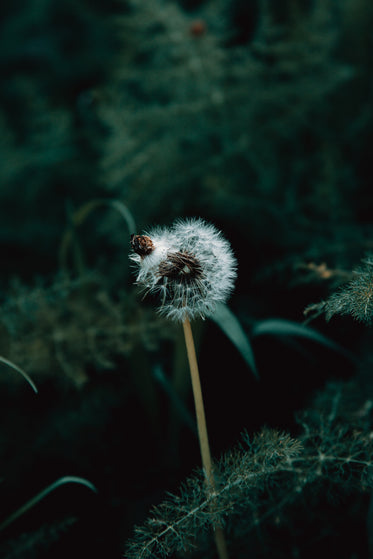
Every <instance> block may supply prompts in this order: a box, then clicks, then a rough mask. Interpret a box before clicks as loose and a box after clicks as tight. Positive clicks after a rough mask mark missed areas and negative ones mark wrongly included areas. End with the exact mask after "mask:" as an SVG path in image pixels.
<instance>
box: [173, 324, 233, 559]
mask: <svg viewBox="0 0 373 559" xmlns="http://www.w3.org/2000/svg"><path fill="white" fill-rule="evenodd" d="M183 329H184V336H185V345H186V349H187V354H188V361H189V368H190V375H191V380H192V388H193V396H194V405H195V409H196V418H197V429H198V439H199V445H200V449H201V457H202V466H203V469H204V472H205V476H206V482H207V488H208V491H209V492H213V491H214V490H215V480H214V474H213V468H212V460H211V452H210V445H209V440H208V434H207V425H206V417H205V408H204V405H203V398H202V389H201V381H200V376H199V371H198V363H197V356H196V350H195V346H194V340H193V334H192V328H191V325H190V320H189V318H186V319H185V320H184V321H183ZM214 536H215V543H216V548H217V550H218V555H219V558H220V559H228V551H227V545H226V541H225V535H224V531H223V529H222V528H221V526H214Z"/></svg>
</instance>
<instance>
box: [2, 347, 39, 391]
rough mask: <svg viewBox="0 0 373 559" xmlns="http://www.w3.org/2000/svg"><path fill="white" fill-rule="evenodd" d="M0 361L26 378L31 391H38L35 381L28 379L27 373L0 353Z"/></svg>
mask: <svg viewBox="0 0 373 559" xmlns="http://www.w3.org/2000/svg"><path fill="white" fill-rule="evenodd" d="M0 363H4V365H7V367H10V368H11V369H14V370H15V371H17V372H18V373H20V374H21V375H22V376H23V378H24V379H26V380H27V382H28V383H29V385H30V386H31V388H32V389H33V391H34V392H35V393H36V394H37V393H38V389H37V388H36V386H35V383H34V382H33V381H32V380H31V379H30V377H29V376H28V374H27V373H25V371H24V370H23V369H21V368H20V367H18V366H17V365H15V364H14V363H12V361H9V359H5V357H1V355H0Z"/></svg>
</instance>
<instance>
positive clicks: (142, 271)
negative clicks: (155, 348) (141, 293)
mask: <svg viewBox="0 0 373 559" xmlns="http://www.w3.org/2000/svg"><path fill="white" fill-rule="evenodd" d="M146 235H148V236H149V237H150V238H151V240H152V242H153V245H154V249H153V251H152V252H151V253H150V254H148V255H146V256H140V255H139V254H135V253H134V254H132V255H131V259H132V260H133V261H134V262H135V263H136V268H137V279H136V282H137V283H138V284H139V285H141V286H142V287H143V288H144V290H145V291H147V292H150V293H156V294H159V296H160V303H161V305H160V308H159V311H160V313H161V314H162V315H164V316H166V317H167V318H170V319H172V320H176V321H181V322H182V321H183V320H184V319H185V318H189V319H193V318H196V317H202V318H204V317H205V316H209V315H211V314H213V313H214V311H215V306H216V303H219V302H225V301H226V300H227V298H228V297H229V295H230V293H231V291H232V289H233V286H234V280H235V278H236V267H237V264H236V259H235V257H234V256H233V253H232V249H231V247H230V244H229V243H228V241H227V240H226V239H225V238H224V237H223V236H222V234H221V233H220V231H218V230H217V229H216V228H215V227H214V226H213V225H211V224H208V223H206V222H205V221H204V220H202V219H200V218H196V219H187V220H179V221H177V222H175V223H174V225H173V226H172V227H171V228H169V229H166V228H156V229H153V230H150V231H148V232H147V233H146ZM175 255H176V257H175ZM177 255H182V256H183V257H185V259H186V261H187V265H185V266H183V265H180V266H179V267H177V266H176V267H175V259H176V260H177V258H178V257H177ZM165 270H166V271H167V273H165Z"/></svg>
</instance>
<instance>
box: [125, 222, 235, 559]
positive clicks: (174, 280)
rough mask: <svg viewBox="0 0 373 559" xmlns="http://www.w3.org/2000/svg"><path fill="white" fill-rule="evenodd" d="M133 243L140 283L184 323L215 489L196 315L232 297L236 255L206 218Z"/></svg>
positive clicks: (220, 542)
mask: <svg viewBox="0 0 373 559" xmlns="http://www.w3.org/2000/svg"><path fill="white" fill-rule="evenodd" d="M131 245H132V248H133V251H134V254H132V255H131V259H132V261H134V262H135V264H136V267H137V271H138V273H137V280H136V282H137V284H139V285H141V286H142V287H143V289H144V290H145V292H149V293H153V294H158V295H159V297H160V302H161V305H160V308H159V311H160V313H161V314H163V315H164V316H166V317H167V318H170V319H171V320H175V321H177V322H182V324H183V329H184V336H185V344H186V349H187V355H188V361H189V368H190V374H191V381H192V388H193V395H194V403H195V410H196V418H197V427H198V437H199V444H200V450H201V457H202V464H203V468H204V472H205V476H206V483H207V491H208V493H210V495H212V494H213V493H214V491H215V479H214V474H213V466H212V460H211V452H210V445H209V441H208V434H207V426H206V418H205V410H204V405H203V398H202V390H201V382H200V377H199V371H198V363H197V357H196V351H195V346H194V341H193V334H192V329H191V324H190V320H191V319H194V318H198V317H200V318H205V317H206V316H211V315H212V314H213V313H214V311H215V308H216V304H217V303H224V302H225V301H226V300H227V298H228V296H229V295H230V293H231V291H232V289H233V285H234V280H235V278H236V267H237V265H236V259H235V258H234V256H233V253H232V250H231V247H230V245H229V243H228V241H227V240H226V239H224V237H223V236H222V234H221V233H220V231H218V230H217V229H216V228H215V227H214V226H213V225H211V224H208V223H206V222H205V221H203V220H202V219H190V220H179V221H176V222H175V224H174V225H173V226H172V227H171V228H170V229H166V228H164V229H161V228H157V229H154V230H152V231H149V232H148V233H147V234H146V235H132V236H131ZM214 536H215V543H216V547H217V550H218V554H219V557H220V559H227V558H228V552H227V547H226V542H225V536H224V532H223V530H222V527H221V526H220V525H215V526H214Z"/></svg>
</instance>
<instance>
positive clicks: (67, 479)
mask: <svg viewBox="0 0 373 559" xmlns="http://www.w3.org/2000/svg"><path fill="white" fill-rule="evenodd" d="M66 483H78V484H79V485H84V486H85V487H88V489H90V490H91V491H93V492H94V493H97V489H96V487H95V486H94V485H93V483H91V482H90V481H88V480H87V479H84V478H82V477H76V476H63V477H60V478H58V479H57V480H56V481H54V482H53V483H51V484H50V485H48V486H47V487H45V488H44V489H43V490H42V491H40V492H39V493H37V495H35V496H34V497H32V498H31V499H29V500H28V501H27V502H26V503H25V504H24V505H22V506H21V507H20V508H19V509H17V510H16V511H15V512H13V513H12V514H11V515H9V516H8V517H7V518H6V519H5V520H4V521H3V522H2V523H1V524H0V530H4V528H6V527H7V526H9V524H12V522H14V521H15V520H17V518H19V517H20V516H22V515H23V514H25V513H26V512H27V511H28V510H30V509H31V508H32V507H34V506H35V505H36V504H37V503H39V502H40V501H42V500H43V499H44V498H45V497H47V495H49V493H51V492H52V491H54V490H55V489H57V488H58V487H61V485H65V484H66Z"/></svg>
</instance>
